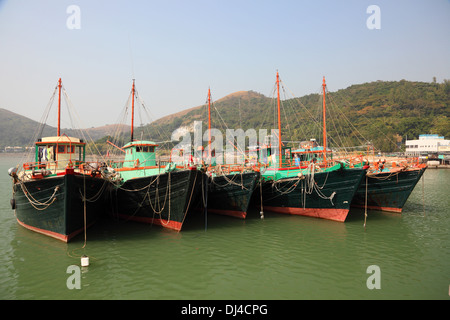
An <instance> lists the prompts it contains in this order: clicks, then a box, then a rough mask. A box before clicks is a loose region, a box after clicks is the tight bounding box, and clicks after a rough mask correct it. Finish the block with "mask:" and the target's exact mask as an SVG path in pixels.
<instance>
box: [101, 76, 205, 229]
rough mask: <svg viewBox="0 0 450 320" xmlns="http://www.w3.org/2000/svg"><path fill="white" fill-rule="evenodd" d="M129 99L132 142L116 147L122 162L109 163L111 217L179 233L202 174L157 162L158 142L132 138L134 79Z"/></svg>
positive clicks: (192, 168) (196, 196)
mask: <svg viewBox="0 0 450 320" xmlns="http://www.w3.org/2000/svg"><path fill="white" fill-rule="evenodd" d="M131 96H132V100H131V101H132V102H131V103H132V108H131V109H132V111H131V115H132V116H131V119H132V120H131V139H130V141H129V142H128V143H126V144H125V145H124V146H123V147H121V148H120V147H117V146H116V149H119V150H120V151H121V152H122V154H124V158H123V160H120V161H108V166H109V168H110V169H109V170H110V174H111V175H110V177H111V181H112V182H113V183H114V190H113V194H114V197H113V202H114V203H113V214H114V215H116V216H118V217H119V218H121V219H124V220H131V221H137V222H143V223H150V224H156V225H160V226H162V227H165V228H168V229H172V230H176V231H180V230H181V229H182V226H183V223H184V221H185V219H186V216H187V213H188V211H189V209H190V208H191V207H192V205H193V204H194V203H195V202H196V201H197V199H198V196H199V192H200V190H201V184H202V181H203V180H202V177H203V173H202V172H201V171H200V170H197V168H196V167H195V166H179V165H175V164H174V163H171V162H166V163H163V162H161V161H157V160H156V155H155V151H156V147H158V144H157V143H155V142H154V141H149V140H135V139H134V102H135V98H136V90H135V83H134V80H133V85H132V90H131ZM109 143H110V144H112V142H109Z"/></svg>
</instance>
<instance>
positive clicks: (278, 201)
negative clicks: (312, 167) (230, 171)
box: [262, 168, 366, 222]
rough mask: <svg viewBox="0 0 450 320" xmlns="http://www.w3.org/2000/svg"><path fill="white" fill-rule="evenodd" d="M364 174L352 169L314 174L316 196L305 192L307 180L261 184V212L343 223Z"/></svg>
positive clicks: (361, 169)
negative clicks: (318, 188) (316, 187)
mask: <svg viewBox="0 0 450 320" xmlns="http://www.w3.org/2000/svg"><path fill="white" fill-rule="evenodd" d="M365 172H366V170H365V169H363V168H352V169H341V170H334V171H330V172H320V173H315V175H314V181H315V183H316V186H318V187H320V188H321V189H320V194H319V192H318V191H316V190H313V191H312V192H306V190H307V188H308V185H307V182H306V180H307V179H308V177H306V179H295V178H290V179H280V180H278V181H276V182H275V183H274V182H273V181H270V180H269V181H265V182H263V186H262V194H263V209H264V210H268V211H274V212H278V213H284V214H293V215H301V216H308V217H316V218H321V219H327V220H333V221H339V222H344V221H345V220H346V218H347V215H348V212H349V210H350V204H351V202H352V199H353V197H354V195H355V193H356V190H357V189H358V187H359V185H360V184H361V181H362V179H363V177H364V176H365ZM333 193H334V196H332V195H333ZM330 198H331V199H330Z"/></svg>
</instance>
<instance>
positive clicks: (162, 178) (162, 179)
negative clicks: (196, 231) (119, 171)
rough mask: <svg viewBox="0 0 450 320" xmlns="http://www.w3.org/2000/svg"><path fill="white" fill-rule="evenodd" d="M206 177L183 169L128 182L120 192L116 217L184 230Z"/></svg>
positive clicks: (197, 172)
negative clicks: (184, 224) (203, 179)
mask: <svg viewBox="0 0 450 320" xmlns="http://www.w3.org/2000/svg"><path fill="white" fill-rule="evenodd" d="M202 175H203V174H202V173H201V172H200V171H198V170H182V171H174V172H169V173H162V174H159V175H154V176H147V177H139V178H135V179H130V180H127V181H125V183H124V184H123V185H121V186H120V187H119V188H117V189H116V204H115V210H114V211H115V214H116V215H117V216H118V217H119V218H121V219H124V220H131V221H136V222H142V223H149V224H156V225H160V226H162V227H165V228H168V229H172V230H176V231H180V230H181V229H182V226H183V222H184V220H185V218H186V215H187V212H188V210H189V209H190V207H192V206H193V205H194V203H196V201H197V200H198V196H199V192H200V190H201V183H202Z"/></svg>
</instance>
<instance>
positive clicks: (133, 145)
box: [122, 140, 158, 168]
mask: <svg viewBox="0 0 450 320" xmlns="http://www.w3.org/2000/svg"><path fill="white" fill-rule="evenodd" d="M157 146H158V145H157V144H156V143H155V142H153V141H144V140H139V141H132V142H128V143H127V144H126V145H125V146H123V148H122V149H123V150H124V151H125V161H124V163H123V167H124V168H137V167H148V166H156V156H155V147H157Z"/></svg>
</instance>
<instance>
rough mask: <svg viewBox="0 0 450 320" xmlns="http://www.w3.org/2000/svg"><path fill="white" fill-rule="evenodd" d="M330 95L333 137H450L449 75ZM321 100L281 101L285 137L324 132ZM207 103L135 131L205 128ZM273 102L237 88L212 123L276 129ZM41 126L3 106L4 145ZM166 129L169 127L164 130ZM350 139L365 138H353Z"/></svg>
mask: <svg viewBox="0 0 450 320" xmlns="http://www.w3.org/2000/svg"><path fill="white" fill-rule="evenodd" d="M328 95H331V97H333V98H332V99H330V102H327V104H328V106H329V108H330V109H329V111H327V113H329V114H330V118H327V122H329V125H328V126H329V131H328V130H327V131H328V132H329V135H330V137H331V136H333V135H336V134H338V131H337V130H336V129H335V128H333V125H336V124H337V123H339V124H341V125H345V126H347V128H346V129H345V130H343V132H342V133H341V134H342V135H343V136H344V137H345V138H348V137H350V138H352V139H353V138H354V136H356V134H357V133H360V134H362V135H365V138H364V139H365V140H367V141H371V142H372V143H373V144H377V145H380V146H379V147H378V148H380V149H382V150H385V151H392V150H393V149H396V148H393V147H392V146H388V143H389V144H392V141H398V140H400V141H402V139H403V140H404V138H405V137H406V136H408V139H414V138H418V135H419V134H422V133H438V134H440V135H443V136H447V137H448V136H450V122H449V118H448V115H449V114H450V108H449V105H450V81H449V80H444V82H443V83H435V82H433V83H428V82H418V81H406V80H400V81H374V82H368V83H362V84H354V85H351V86H349V87H347V88H345V89H340V90H337V91H335V92H330V93H328ZM320 99H321V94H320V93H311V94H308V95H304V96H302V97H292V98H285V97H284V98H283V101H282V104H283V105H287V106H288V108H286V110H288V111H283V112H284V114H282V122H283V123H284V124H283V127H282V136H283V139H286V140H299V139H306V138H307V136H308V135H309V136H310V137H315V138H317V137H319V136H320V135H319V134H317V133H314V131H311V132H312V133H308V130H313V127H312V124H313V122H316V121H321V120H320V116H319V118H317V119H316V120H314V121H313V120H312V119H311V118H310V117H307V116H306V115H307V114H313V113H314V112H315V114H319V113H318V112H317V110H316V109H317V107H318V106H320V105H321V102H320V101H319V100H320ZM205 100H206V99H205ZM327 100H328V98H327ZM333 104H335V105H338V106H339V108H340V110H339V112H340V114H341V115H340V116H337V117H336V118H337V120H331V119H332V118H331V116H332V115H333V112H335V111H333V108H332V106H333ZM206 105H207V102H206V101H205V104H204V105H200V106H196V107H191V108H187V109H184V110H182V111H179V112H176V113H173V114H170V115H167V116H165V117H162V118H160V119H158V120H155V121H153V122H151V123H149V124H147V125H143V126H141V127H138V128H135V136H140V133H139V132H140V131H141V132H142V131H145V132H146V135H147V134H148V135H149V138H150V139H151V140H154V141H167V140H168V139H170V133H171V132H173V131H174V130H176V129H177V128H179V127H180V126H189V125H191V124H192V123H193V122H194V121H196V120H197V121H202V122H203V126H204V128H205V127H206V124H207V121H208V116H207V110H206ZM275 105H276V103H275ZM273 107H274V103H273V97H272V98H271V97H266V96H265V95H263V94H260V93H257V92H255V91H252V90H250V91H237V92H233V93H230V94H228V95H226V96H224V97H222V98H220V99H217V100H215V101H212V110H211V112H212V121H213V124H212V125H213V127H215V128H219V129H225V128H226V127H229V128H243V129H244V130H247V129H249V128H255V129H257V128H261V127H263V128H268V129H269V128H276V123H275V121H273V122H272V120H271V119H272V116H273V113H274V112H273ZM327 108H328V107H327ZM327 117H328V116H327ZM345 118H348V120H349V121H351V123H352V126H354V129H352V128H350V126H349V125H348V124H345V123H344V119H345ZM287 120H289V121H292V120H296V121H298V123H296V124H295V123H294V124H286V122H287ZM334 121H335V122H334ZM19 124H20V125H19ZM369 125H370V126H375V127H378V130H379V131H380V130H381V134H380V133H379V132H375V129H371V128H369ZM116 126H117V125H105V126H101V127H96V128H89V129H84V130H86V131H87V132H88V134H89V136H91V137H92V139H93V140H98V139H100V138H102V137H104V136H106V135H112V132H113V131H114V130H115V128H116ZM37 128H39V123H38V122H36V121H33V120H31V119H28V118H26V117H24V116H21V115H18V114H16V113H14V112H12V111H9V110H7V109H3V108H0V149H3V148H4V147H5V146H6V145H19V146H25V145H26V144H27V143H29V142H30V141H29V140H30V139H31V138H32V136H33V135H34V132H35V131H36V130H37ZM129 128H130V126H125V125H123V127H122V131H124V132H128V131H129ZM161 128H163V129H164V130H161ZM52 130H54V131H55V132H56V129H55V128H52V127H46V128H45V129H44V133H45V134H48V132H51V131H52ZM314 130H315V129H314ZM161 131H165V135H163V134H162V133H161ZM334 131H335V132H334ZM30 132H32V134H30ZM103 140H105V139H103ZM389 140H390V141H389ZM31 143H32V142H31ZM351 143H353V144H355V143H360V142H359V141H357V140H356V138H354V139H353V140H352V142H351Z"/></svg>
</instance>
